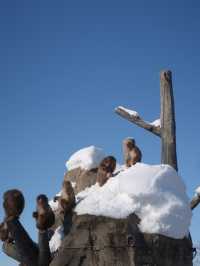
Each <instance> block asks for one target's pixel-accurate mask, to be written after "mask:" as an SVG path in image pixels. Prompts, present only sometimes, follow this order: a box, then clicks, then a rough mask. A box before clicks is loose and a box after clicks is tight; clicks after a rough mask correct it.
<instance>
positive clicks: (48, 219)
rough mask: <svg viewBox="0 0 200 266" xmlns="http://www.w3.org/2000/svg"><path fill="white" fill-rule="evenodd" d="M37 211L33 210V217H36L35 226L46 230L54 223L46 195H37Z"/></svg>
mask: <svg viewBox="0 0 200 266" xmlns="http://www.w3.org/2000/svg"><path fill="white" fill-rule="evenodd" d="M36 203H37V211H36V212H33V217H34V218H35V219H36V226H37V228H38V229H39V230H47V229H48V228H50V227H51V226H52V225H53V224H54V223H55V216H54V213H53V211H52V209H51V207H50V206H49V203H48V198H47V196H46V195H44V194H41V195H39V196H38V197H37V200H36Z"/></svg>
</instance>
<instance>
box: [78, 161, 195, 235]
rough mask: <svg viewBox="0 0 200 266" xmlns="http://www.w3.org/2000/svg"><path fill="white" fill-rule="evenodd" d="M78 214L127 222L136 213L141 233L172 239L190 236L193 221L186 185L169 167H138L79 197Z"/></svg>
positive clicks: (145, 165)
mask: <svg viewBox="0 0 200 266" xmlns="http://www.w3.org/2000/svg"><path fill="white" fill-rule="evenodd" d="M77 198H78V200H79V203H78V205H77V206H76V209H75V211H76V212H77V214H79V215H82V214H91V215H97V216H98V215H103V216H107V217H112V218H126V217H127V216H129V215H130V214H131V213H133V212H134V213H136V214H137V215H138V216H139V218H140V219H141V222H140V230H141V231H142V232H145V233H157V234H162V235H165V236H168V237H172V238H177V239H178V238H183V237H184V236H185V235H187V233H188V230H189V225H190V221H191V216H192V214H191V210H190V204H189V198H188V197H187V195H186V190H185V185H184V183H183V181H182V179H181V178H180V177H179V176H178V175H177V172H176V171H175V170H174V169H173V168H172V167H170V166H169V165H147V164H143V163H137V164H136V165H135V166H132V167H130V168H128V169H125V170H124V171H122V172H120V173H119V174H118V175H117V176H116V177H113V178H110V179H109V180H108V182H107V183H106V184H105V185H104V186H102V187H99V185H98V184H95V185H94V186H92V187H90V188H87V189H86V190H85V191H82V192H80V193H79V194H78V195H77Z"/></svg>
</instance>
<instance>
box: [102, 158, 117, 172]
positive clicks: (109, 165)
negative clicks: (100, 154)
mask: <svg viewBox="0 0 200 266" xmlns="http://www.w3.org/2000/svg"><path fill="white" fill-rule="evenodd" d="M100 168H101V169H102V170H104V171H106V172H107V173H113V172H114V170H115V168H116V159H115V157H113V156H107V157H105V158H104V159H103V160H102V161H101V163H100Z"/></svg>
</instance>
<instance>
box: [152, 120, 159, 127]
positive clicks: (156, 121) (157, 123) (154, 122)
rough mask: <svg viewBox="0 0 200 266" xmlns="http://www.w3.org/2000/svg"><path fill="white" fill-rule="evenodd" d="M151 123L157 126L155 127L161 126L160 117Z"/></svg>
mask: <svg viewBox="0 0 200 266" xmlns="http://www.w3.org/2000/svg"><path fill="white" fill-rule="evenodd" d="M150 124H151V125H152V126H155V127H160V126H161V122H160V119H156V120H155V121H153V122H151V123H150Z"/></svg>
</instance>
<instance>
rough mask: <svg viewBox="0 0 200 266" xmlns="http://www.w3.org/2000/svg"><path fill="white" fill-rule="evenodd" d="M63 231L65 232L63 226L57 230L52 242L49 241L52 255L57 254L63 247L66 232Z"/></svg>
mask: <svg viewBox="0 0 200 266" xmlns="http://www.w3.org/2000/svg"><path fill="white" fill-rule="evenodd" d="M63 230H64V229H63V226H59V227H58V228H57V229H56V230H55V232H54V234H53V236H52V238H51V240H50V241H49V248H50V251H51V253H54V252H56V251H57V250H58V249H59V247H60V246H61V242H62V240H63V238H64V231H63Z"/></svg>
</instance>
